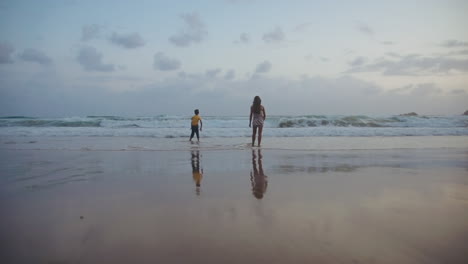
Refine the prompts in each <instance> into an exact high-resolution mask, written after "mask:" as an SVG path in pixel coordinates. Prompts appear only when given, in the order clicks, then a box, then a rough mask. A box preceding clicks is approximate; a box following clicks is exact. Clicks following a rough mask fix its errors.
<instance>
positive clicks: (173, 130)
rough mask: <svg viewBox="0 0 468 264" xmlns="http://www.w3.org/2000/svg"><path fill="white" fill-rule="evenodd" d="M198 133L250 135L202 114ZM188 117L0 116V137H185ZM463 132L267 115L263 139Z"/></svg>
mask: <svg viewBox="0 0 468 264" xmlns="http://www.w3.org/2000/svg"><path fill="white" fill-rule="evenodd" d="M203 124H204V126H203V127H204V130H203V131H202V136H203V137H249V136H250V135H251V129H250V128H249V127H248V117H245V116H234V117H217V116H207V117H203ZM189 126H190V116H156V117H130V118H128V117H118V116H89V117H71V118H31V117H3V118H0V136H31V137H43V136H86V137H90V136H97V137H129V136H130V137H156V138H178V137H187V135H188V134H189V133H190V127H189ZM447 135H454V136H458V135H468V117H466V116H380V117H370V116H318V115H309V116H269V117H268V118H267V120H266V122H265V129H264V136H265V137H316V136H334V137H337V136H352V137H356V136H360V137H374V136H447Z"/></svg>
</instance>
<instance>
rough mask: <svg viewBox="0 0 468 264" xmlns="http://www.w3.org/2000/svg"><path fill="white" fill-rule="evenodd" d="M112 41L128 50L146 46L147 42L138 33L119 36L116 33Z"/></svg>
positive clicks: (111, 38)
mask: <svg viewBox="0 0 468 264" xmlns="http://www.w3.org/2000/svg"><path fill="white" fill-rule="evenodd" d="M110 41H111V42H112V43H114V44H116V45H119V46H122V47H124V48H127V49H136V48H138V47H141V46H144V45H145V41H144V40H143V38H141V36H140V34H138V33H129V34H118V33H115V32H114V33H113V34H112V36H111V37H110Z"/></svg>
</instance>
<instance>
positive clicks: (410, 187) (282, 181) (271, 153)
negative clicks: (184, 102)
mask: <svg viewBox="0 0 468 264" xmlns="http://www.w3.org/2000/svg"><path fill="white" fill-rule="evenodd" d="M0 173H1V177H0V212H1V218H2V219H1V221H0V244H1V245H2V246H1V247H0V259H1V260H2V263H467V260H468V253H467V252H468V150H467V149H463V148H462V149H401V150H389V149H387V150H339V151H292V150H268V149H263V150H258V149H254V150H250V149H241V150H208V151H204V150H197V149H192V150H180V151H138V150H137V151H70V150H20V149H16V150H15V149H13V150H12V149H2V150H0ZM197 185H199V186H197Z"/></svg>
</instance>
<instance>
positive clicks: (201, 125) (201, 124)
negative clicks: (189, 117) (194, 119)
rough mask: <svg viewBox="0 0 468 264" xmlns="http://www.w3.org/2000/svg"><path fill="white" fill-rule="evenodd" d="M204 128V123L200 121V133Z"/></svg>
mask: <svg viewBox="0 0 468 264" xmlns="http://www.w3.org/2000/svg"><path fill="white" fill-rule="evenodd" d="M202 127H203V122H202V121H201V119H200V131H202Z"/></svg>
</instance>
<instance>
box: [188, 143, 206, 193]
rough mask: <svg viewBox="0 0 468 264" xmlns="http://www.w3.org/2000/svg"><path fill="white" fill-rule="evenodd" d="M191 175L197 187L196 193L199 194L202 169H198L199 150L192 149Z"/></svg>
mask: <svg viewBox="0 0 468 264" xmlns="http://www.w3.org/2000/svg"><path fill="white" fill-rule="evenodd" d="M191 161H192V177H193V181H194V182H195V186H196V187H197V194H200V189H199V188H200V185H201V180H202V178H203V169H200V152H199V151H198V150H197V151H192V159H191Z"/></svg>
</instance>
